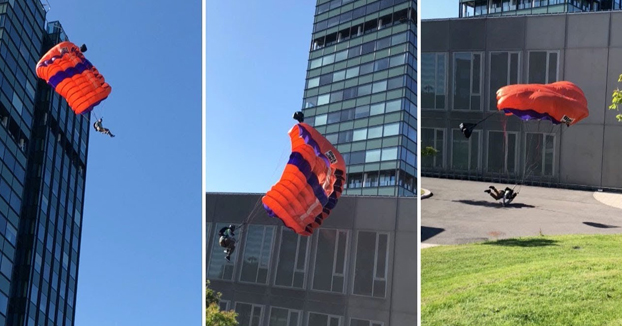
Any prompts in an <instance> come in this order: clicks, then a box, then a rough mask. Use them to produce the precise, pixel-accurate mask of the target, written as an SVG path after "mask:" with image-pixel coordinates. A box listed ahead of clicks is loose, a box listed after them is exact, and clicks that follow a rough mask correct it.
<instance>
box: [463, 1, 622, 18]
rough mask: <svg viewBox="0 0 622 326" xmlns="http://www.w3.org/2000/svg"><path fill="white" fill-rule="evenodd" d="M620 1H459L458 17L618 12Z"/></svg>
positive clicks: (621, 6)
mask: <svg viewBox="0 0 622 326" xmlns="http://www.w3.org/2000/svg"><path fill="white" fill-rule="evenodd" d="M620 9H622V0H460V11H459V17H474V16H489V17H491V16H515V15H539V14H553V13H563V12H586V11H601V10H620Z"/></svg>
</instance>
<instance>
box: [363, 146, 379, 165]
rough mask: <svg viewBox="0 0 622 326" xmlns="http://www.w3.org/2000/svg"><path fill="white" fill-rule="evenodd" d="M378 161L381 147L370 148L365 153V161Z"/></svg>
mask: <svg viewBox="0 0 622 326" xmlns="http://www.w3.org/2000/svg"><path fill="white" fill-rule="evenodd" d="M378 161H380V150H379V149H372V150H368V151H367V152H366V153H365V163H372V162H378Z"/></svg>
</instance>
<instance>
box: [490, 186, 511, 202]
mask: <svg viewBox="0 0 622 326" xmlns="http://www.w3.org/2000/svg"><path fill="white" fill-rule="evenodd" d="M489 188H490V189H486V190H484V192H487V193H489V194H490V196H491V197H492V198H494V199H496V200H499V199H503V205H506V204H509V203H510V202H512V200H514V198H516V195H518V194H517V193H515V192H514V190H512V189H511V188H510V187H505V190H503V191H499V190H497V188H495V186H490V187H489Z"/></svg>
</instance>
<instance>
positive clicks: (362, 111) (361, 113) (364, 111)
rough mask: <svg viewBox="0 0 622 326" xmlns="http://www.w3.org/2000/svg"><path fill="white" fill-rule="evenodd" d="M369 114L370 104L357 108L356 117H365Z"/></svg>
mask: <svg viewBox="0 0 622 326" xmlns="http://www.w3.org/2000/svg"><path fill="white" fill-rule="evenodd" d="M368 116H369V105H363V106H359V107H357V108H356V109H355V113H354V117H355V118H357V119H358V118H365V117H368Z"/></svg>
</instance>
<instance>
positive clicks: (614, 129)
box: [420, 2, 622, 188]
mask: <svg viewBox="0 0 622 326" xmlns="http://www.w3.org/2000/svg"><path fill="white" fill-rule="evenodd" d="M603 3H604V2H601V4H603ZM585 26H590V28H589V29H585V28H584V27H585ZM421 37H422V40H421V52H422V53H421V71H422V76H421V87H422V89H421V92H422V95H421V115H422V119H423V120H422V121H421V130H420V133H421V145H422V146H423V147H426V146H432V147H434V148H436V149H437V150H438V154H437V155H434V156H428V157H422V161H421V165H422V171H421V172H422V175H424V176H443V177H455V178H468V179H473V180H486V181H493V182H496V181H499V182H506V183H510V184H516V183H522V182H525V183H534V184H546V185H557V186H577V187H598V188H622V175H620V173H618V169H616V168H614V167H615V166H616V163H615V162H619V161H620V159H622V151H620V150H619V149H618V147H617V146H614V141H613V139H619V138H620V136H622V125H620V124H619V123H618V122H617V121H616V119H615V117H614V116H615V114H614V111H611V110H608V109H607V107H608V106H609V104H610V103H611V102H610V101H611V94H612V92H613V90H614V89H615V88H616V87H618V86H619V85H618V83H617V80H618V76H619V75H620V74H621V73H622V64H620V62H619V60H617V61H616V60H615V59H613V58H619V57H620V55H622V52H621V51H622V50H621V48H622V11H606V12H605V11H601V12H595V13H564V14H551V15H537V16H515V17H479V18H471V19H460V18H458V19H442V20H440V19H434V20H424V21H423V22H422V36H421ZM560 80H568V81H571V82H574V83H575V84H577V85H578V86H579V87H581V88H582V89H583V91H584V92H585V95H586V97H587V100H588V104H589V109H590V116H589V117H588V118H587V119H585V120H582V121H581V122H579V123H578V124H576V125H573V126H571V127H570V128H568V127H566V126H565V125H553V124H551V123H550V122H549V121H530V122H524V121H522V120H520V119H519V118H517V117H515V116H505V115H503V114H496V113H497V112H498V111H497V107H496V103H497V101H496V91H497V89H499V88H500V87H503V86H505V85H509V84H517V83H521V84H522V83H552V82H555V81H560ZM485 118H488V119H487V120H485V121H484V122H482V123H481V124H479V125H478V127H477V128H475V130H474V132H473V134H472V136H471V137H470V138H469V139H467V138H465V137H464V135H463V134H462V132H461V131H460V129H459V125H460V123H462V122H470V123H476V122H478V121H481V120H482V119H485Z"/></svg>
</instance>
